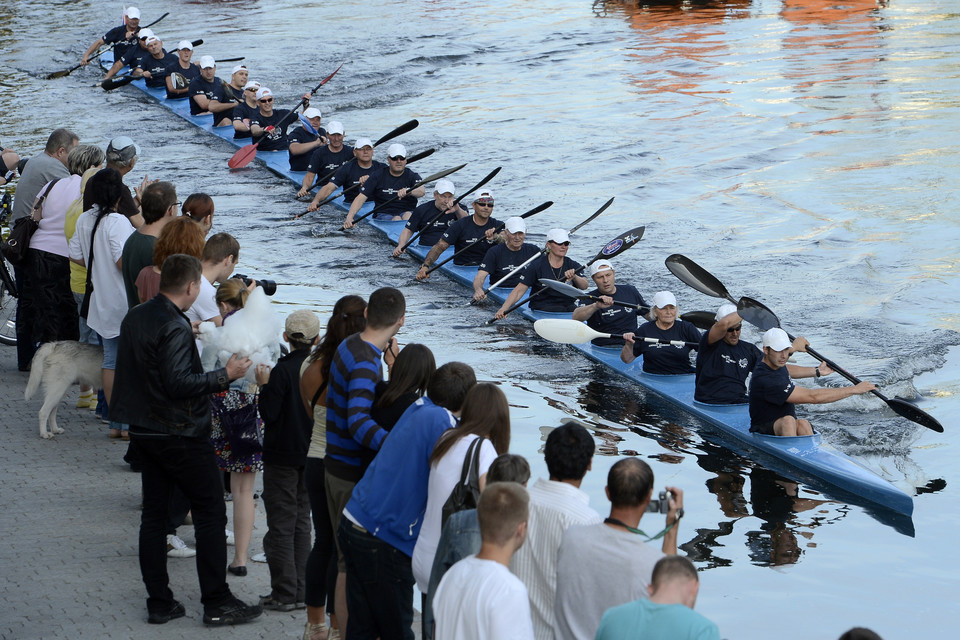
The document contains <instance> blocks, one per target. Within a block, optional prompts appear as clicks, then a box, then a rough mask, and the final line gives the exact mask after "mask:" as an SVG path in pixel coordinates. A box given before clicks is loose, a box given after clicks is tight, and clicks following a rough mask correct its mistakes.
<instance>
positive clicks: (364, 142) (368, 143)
mask: <svg viewBox="0 0 960 640" xmlns="http://www.w3.org/2000/svg"><path fill="white" fill-rule="evenodd" d="M353 147H354V148H355V149H363V148H364V147H373V140H371V139H370V138H357V141H356V142H354V143H353Z"/></svg>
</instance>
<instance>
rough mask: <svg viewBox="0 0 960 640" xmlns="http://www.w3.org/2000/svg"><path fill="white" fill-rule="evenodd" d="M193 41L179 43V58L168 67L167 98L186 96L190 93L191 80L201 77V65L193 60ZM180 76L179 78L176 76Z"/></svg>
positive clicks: (166, 80)
mask: <svg viewBox="0 0 960 640" xmlns="http://www.w3.org/2000/svg"><path fill="white" fill-rule="evenodd" d="M192 59H193V43H192V42H190V41H189V40H181V41H180V42H178V43H177V59H176V60H174V61H173V62H171V63H170V66H169V67H167V77H166V79H165V82H166V85H167V100H174V99H177V98H186V97H188V96H189V94H190V82H191V81H192V80H193V79H194V78H199V77H200V67H199V65H197V64H196V63H194V62H192ZM177 75H179V76H180V77H179V78H177V77H176V76H177Z"/></svg>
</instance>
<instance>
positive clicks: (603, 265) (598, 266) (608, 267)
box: [590, 260, 613, 278]
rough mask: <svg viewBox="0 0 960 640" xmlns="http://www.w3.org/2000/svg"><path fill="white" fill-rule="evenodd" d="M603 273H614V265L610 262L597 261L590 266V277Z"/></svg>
mask: <svg viewBox="0 0 960 640" xmlns="http://www.w3.org/2000/svg"><path fill="white" fill-rule="evenodd" d="M601 271H613V265H612V264H610V261H609V260H597V261H596V262H594V263H593V264H592V265H590V277H591V278H592V277H593V276H595V275H597V274H598V273H600V272H601Z"/></svg>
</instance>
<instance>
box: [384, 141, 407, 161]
mask: <svg viewBox="0 0 960 640" xmlns="http://www.w3.org/2000/svg"><path fill="white" fill-rule="evenodd" d="M397 156H400V157H401V158H406V157H407V148H406V147H405V146H403V145H402V144H400V143H399V142H394V143H393V144H392V145H390V146H389V147H387V157H388V158H396V157H397Z"/></svg>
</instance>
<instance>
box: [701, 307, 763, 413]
mask: <svg viewBox="0 0 960 640" xmlns="http://www.w3.org/2000/svg"><path fill="white" fill-rule="evenodd" d="M742 326H743V320H742V319H741V318H740V315H739V314H738V313H737V308H736V307H735V306H733V305H732V304H724V305H721V307H720V309H719V310H718V311H717V321H716V323H714V325H713V326H712V327H710V331H707V332H706V333H705V334H703V337H702V338H701V339H700V348H699V349H698V350H697V379H696V380H697V383H696V384H697V386H696V391H695V392H694V394H693V399H694V400H696V401H697V402H706V403H708V404H745V403H746V402H747V376H748V375H750V374H751V373H752V372H753V370H754V369H755V368H756V366H757V363H758V362H760V359H761V358H763V353H761V351H760V349H758V348H757V347H756V346H755V345H753V344H751V343H749V342H744V341H742V340H741V339H740V329H741V328H742Z"/></svg>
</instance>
